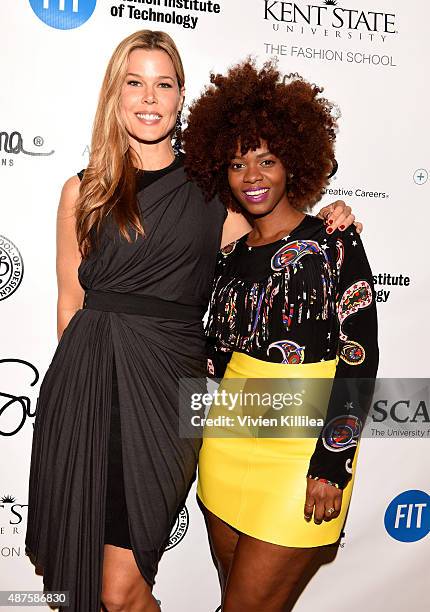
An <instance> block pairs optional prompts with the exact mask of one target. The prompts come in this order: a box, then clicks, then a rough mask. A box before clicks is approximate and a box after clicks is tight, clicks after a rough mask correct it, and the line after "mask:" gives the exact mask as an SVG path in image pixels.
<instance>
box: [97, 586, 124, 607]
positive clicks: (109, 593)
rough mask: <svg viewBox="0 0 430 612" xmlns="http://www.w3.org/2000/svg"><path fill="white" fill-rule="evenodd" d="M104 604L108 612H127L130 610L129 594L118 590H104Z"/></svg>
mask: <svg viewBox="0 0 430 612" xmlns="http://www.w3.org/2000/svg"><path fill="white" fill-rule="evenodd" d="M102 602H103V605H104V607H105V609H106V612H126V611H127V610H129V609H130V601H129V597H128V596H127V593H126V592H125V591H120V590H118V589H109V588H106V589H103V591H102Z"/></svg>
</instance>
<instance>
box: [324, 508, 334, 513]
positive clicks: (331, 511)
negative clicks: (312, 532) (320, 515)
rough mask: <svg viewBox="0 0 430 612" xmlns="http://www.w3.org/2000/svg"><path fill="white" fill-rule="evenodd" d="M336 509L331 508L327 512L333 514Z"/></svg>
mask: <svg viewBox="0 0 430 612" xmlns="http://www.w3.org/2000/svg"><path fill="white" fill-rule="evenodd" d="M334 510H335V509H334V508H329V509H328V510H326V512H327V514H328V515H330V514H333V512H334Z"/></svg>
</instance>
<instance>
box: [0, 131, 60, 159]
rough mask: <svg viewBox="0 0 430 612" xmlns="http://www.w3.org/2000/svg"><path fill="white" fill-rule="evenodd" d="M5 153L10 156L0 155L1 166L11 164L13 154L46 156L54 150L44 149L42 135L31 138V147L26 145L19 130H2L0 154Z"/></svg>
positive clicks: (0, 133)
mask: <svg viewBox="0 0 430 612" xmlns="http://www.w3.org/2000/svg"><path fill="white" fill-rule="evenodd" d="M26 142H27V141H26ZM5 153H6V154H7V155H10V156H12V157H0V164H1V165H2V166H13V164H14V158H13V156H17V155H29V156H31V157H48V156H49V155H53V154H54V153H55V151H54V150H51V151H49V150H48V151H47V150H46V149H45V139H44V138H43V137H42V136H35V137H34V138H33V139H32V145H31V147H28V146H26V144H24V138H23V135H22V134H21V133H20V132H17V131H12V132H5V131H4V132H0V155H1V154H5Z"/></svg>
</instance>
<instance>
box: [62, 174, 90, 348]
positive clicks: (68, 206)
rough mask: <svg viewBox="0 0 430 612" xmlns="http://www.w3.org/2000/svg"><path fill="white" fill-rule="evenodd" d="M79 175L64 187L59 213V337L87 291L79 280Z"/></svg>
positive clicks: (80, 304) (73, 177) (69, 180)
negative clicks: (77, 214) (76, 208)
mask: <svg viewBox="0 0 430 612" xmlns="http://www.w3.org/2000/svg"><path fill="white" fill-rule="evenodd" d="M79 184H80V181H79V178H78V177H77V176H72V177H71V178H70V179H68V180H67V181H66V182H65V183H64V186H63V189H62V192H61V198H60V203H59V206H58V213H57V286H58V300H57V337H58V340H60V338H61V336H62V334H63V331H64V330H65V328H66V327H67V325H68V324H69V321H70V319H71V318H72V317H73V315H74V314H75V313H76V312H77V311H78V310H79V309H80V308H82V304H83V300H84V290H83V288H82V287H81V285H80V283H79V280H78V267H79V264H80V263H81V255H80V253H79V248H78V241H77V239H76V228H75V222H76V217H75V207H76V202H77V199H78V196H79Z"/></svg>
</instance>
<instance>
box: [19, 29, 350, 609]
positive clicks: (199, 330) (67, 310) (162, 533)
mask: <svg viewBox="0 0 430 612" xmlns="http://www.w3.org/2000/svg"><path fill="white" fill-rule="evenodd" d="M184 85H185V77H184V71H183V66H182V62H181V58H180V56H179V53H178V51H177V48H176V46H175V44H174V42H173V40H172V39H171V38H170V37H169V36H168V35H167V34H165V33H163V32H152V31H148V30H144V31H140V32H136V33H135V34H132V35H131V36H129V37H128V38H126V39H125V40H124V41H122V42H121V43H120V44H119V45H118V47H117V49H116V50H115V52H114V53H113V56H112V58H111V60H110V62H109V65H108V68H107V72H106V75H105V78H104V82H103V85H102V88H101V93H100V99H99V104H98V109H97V113H96V117H95V122H94V130H93V137H92V147H91V158H90V161H89V165H88V167H87V168H86V170H85V171H84V172H81V173H80V175H79V177H77V176H75V177H72V178H71V179H69V180H68V181H67V182H66V183H65V185H64V188H63V192H62V195H61V200H60V205H59V210H58V225H57V227H58V232H57V275H58V289H59V293H58V337H59V344H58V347H57V349H56V352H55V355H54V357H53V359H52V362H51V364H50V366H49V369H48V371H47V373H46V375H45V378H44V380H43V383H42V386H41V389H40V398H39V404H38V411H37V416H36V421H35V427H34V438H33V447H32V456H31V469H30V482H29V512H28V528H27V534H26V551H27V553H28V555H29V556H30V558H31V560H32V561H33V562H34V563H35V564H36V565H38V566H40V567H41V568H42V570H43V575H44V586H45V589H47V590H58V591H69V594H70V602H69V607H67V610H69V612H72V611H74V612H99V611H100V606H101V604H102V605H103V608H104V609H107V610H108V611H109V612H110V611H112V612H113V611H116V610H123V611H133V612H140V611H145V612H146V611H148V612H152V611H154V610H158V609H159V608H158V604H157V602H156V600H155V599H154V597H153V595H152V586H153V584H154V580H155V576H156V573H157V566H158V562H159V560H160V557H161V555H162V553H163V550H164V548H165V546H166V544H167V542H168V539H169V534H170V531H171V528H172V525H173V523H174V521H175V518H176V516H177V514H178V512H179V511H180V509H181V507H182V506H183V504H184V502H185V499H186V496H187V493H188V491H189V488H190V485H191V483H192V481H193V480H194V478H195V469H196V463H197V456H198V451H199V447H200V440H186V439H181V438H180V437H179V435H178V431H177V422H178V411H177V386H178V380H179V379H180V378H181V377H202V376H203V375H204V372H205V365H206V361H205V342H204V334H203V327H202V316H203V314H204V312H205V310H206V308H207V305H208V301H209V297H210V289H211V282H212V278H213V274H214V269H215V262H216V254H217V251H218V249H219V247H220V244H221V242H222V243H223V244H226V243H228V242H231V240H232V239H235V238H237V237H238V236H241V235H242V234H244V232H245V231H246V230H247V229H248V225H247V223H246V222H245V220H244V218H243V217H242V216H241V215H239V214H229V215H227V212H226V209H225V207H224V206H223V204H222V203H221V202H220V200H219V199H218V198H214V199H213V200H212V201H209V202H207V201H206V200H205V197H204V195H203V193H202V191H201V190H200V189H199V188H198V187H197V186H196V185H195V184H194V183H192V182H190V181H189V180H188V179H187V177H186V175H185V171H184V168H183V155H182V154H181V153H180V152H179V149H180V113H181V109H182V106H183V103H184V95H185V89H184ZM174 136H176V144H177V147H176V149H178V154H177V155H175V153H174V148H173V145H172V137H174ZM209 144H210V143H209ZM333 208H334V207H333ZM330 211H331V209H330V208H329V209H327V210H326V211H325V212H326V213H327V214H329V213H330ZM227 216H228V219H227V220H226V218H227ZM331 220H333V221H334V223H333V225H332V227H335V226H336V225H339V224H342V223H344V224H345V225H349V223H350V222H351V221H352V220H353V218H352V216H351V215H350V209H348V208H345V205H344V204H342V203H341V204H340V205H339V206H337V207H336V210H334V212H332V214H331ZM224 222H225V223H224ZM223 224H224V227H223ZM223 232H224V233H223ZM222 234H223V238H222ZM60 607H62V606H60Z"/></svg>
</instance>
